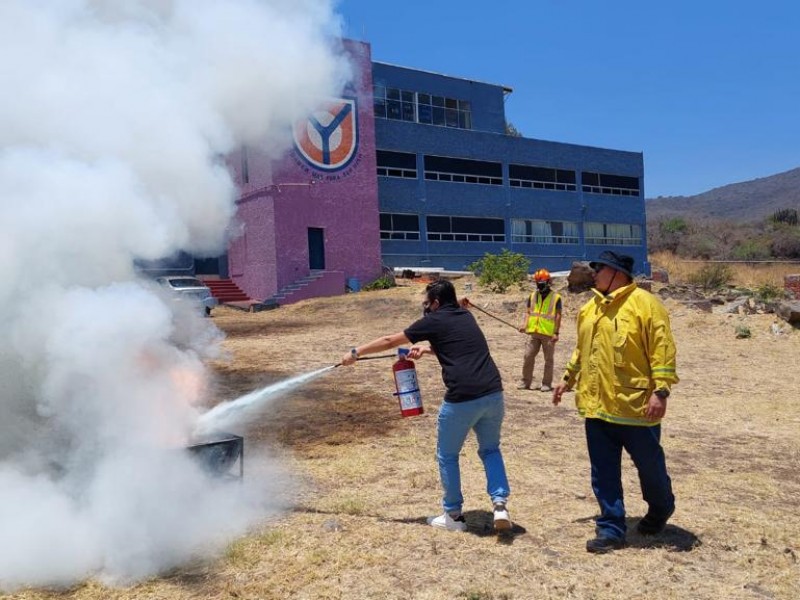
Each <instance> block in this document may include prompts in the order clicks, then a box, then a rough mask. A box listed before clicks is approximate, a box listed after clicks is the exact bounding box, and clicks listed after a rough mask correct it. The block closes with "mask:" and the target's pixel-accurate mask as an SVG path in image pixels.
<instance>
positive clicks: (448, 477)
mask: <svg viewBox="0 0 800 600" xmlns="http://www.w3.org/2000/svg"><path fill="white" fill-rule="evenodd" d="M504 413H505V408H504V404H503V392H494V393H491V394H487V395H486V396H481V397H480V398H476V399H474V400H468V401H466V402H442V406H441V408H440V409H439V421H438V441H437V444H436V459H437V460H438V461H439V476H440V477H441V480H442V488H443V489H444V496H443V497H442V506H443V507H444V510H445V511H447V512H450V513H453V512H461V508H462V506H463V505H464V497H463V496H462V495H461V471H460V469H459V466H458V455H459V453H460V452H461V448H462V447H463V446H464V440H466V439H467V434H469V431H470V429H474V430H475V435H476V436H477V438H478V456H480V457H481V460H482V461H483V468H484V470H485V471H486V491H487V493H488V494H489V496H490V497H491V499H492V502H505V501H506V499H507V498H508V495H509V493H510V489H509V486H508V479H507V478H506V467H505V464H504V463H503V455H502V454H501V453H500V428H501V426H502V424H503V415H504Z"/></svg>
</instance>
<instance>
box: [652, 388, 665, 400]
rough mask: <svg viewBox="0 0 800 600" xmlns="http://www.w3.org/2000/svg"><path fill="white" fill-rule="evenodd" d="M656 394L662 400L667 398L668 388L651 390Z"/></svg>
mask: <svg viewBox="0 0 800 600" xmlns="http://www.w3.org/2000/svg"><path fill="white" fill-rule="evenodd" d="M653 393H654V394H655V395H656V396H658V397H659V398H661V399H662V400H666V399H667V398H669V390H668V389H660V390H656V391H655V392H653Z"/></svg>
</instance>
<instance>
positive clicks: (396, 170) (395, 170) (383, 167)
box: [377, 150, 417, 179]
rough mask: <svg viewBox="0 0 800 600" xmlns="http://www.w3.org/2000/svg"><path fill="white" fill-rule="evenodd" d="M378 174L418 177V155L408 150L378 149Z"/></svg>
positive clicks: (408, 177)
mask: <svg viewBox="0 0 800 600" xmlns="http://www.w3.org/2000/svg"><path fill="white" fill-rule="evenodd" d="M377 156H378V175H379V176H382V177H402V178H405V179H416V178H417V156H416V154H410V153H408V152H392V151H390V150H378V151H377Z"/></svg>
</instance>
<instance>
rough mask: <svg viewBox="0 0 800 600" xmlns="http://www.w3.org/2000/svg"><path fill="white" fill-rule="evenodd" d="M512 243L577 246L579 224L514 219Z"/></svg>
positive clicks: (512, 223)
mask: <svg viewBox="0 0 800 600" xmlns="http://www.w3.org/2000/svg"><path fill="white" fill-rule="evenodd" d="M511 241H512V242H516V243H522V244H577V243H578V241H579V238H578V224H577V223H573V222H572V221H540V220H527V219H513V220H512V221H511Z"/></svg>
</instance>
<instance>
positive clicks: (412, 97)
mask: <svg viewBox="0 0 800 600" xmlns="http://www.w3.org/2000/svg"><path fill="white" fill-rule="evenodd" d="M372 96H373V107H374V109H375V116H376V117H378V118H381V119H394V120H396V121H411V122H416V123H422V124H423V125H438V126H440V127H455V128H458V129H472V105H471V104H470V103H469V101H467V100H457V99H455V98H445V97H444V96H433V95H431V94H426V93H423V92H411V91H408V90H401V89H398V88H390V87H386V86H383V85H374V86H372Z"/></svg>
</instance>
